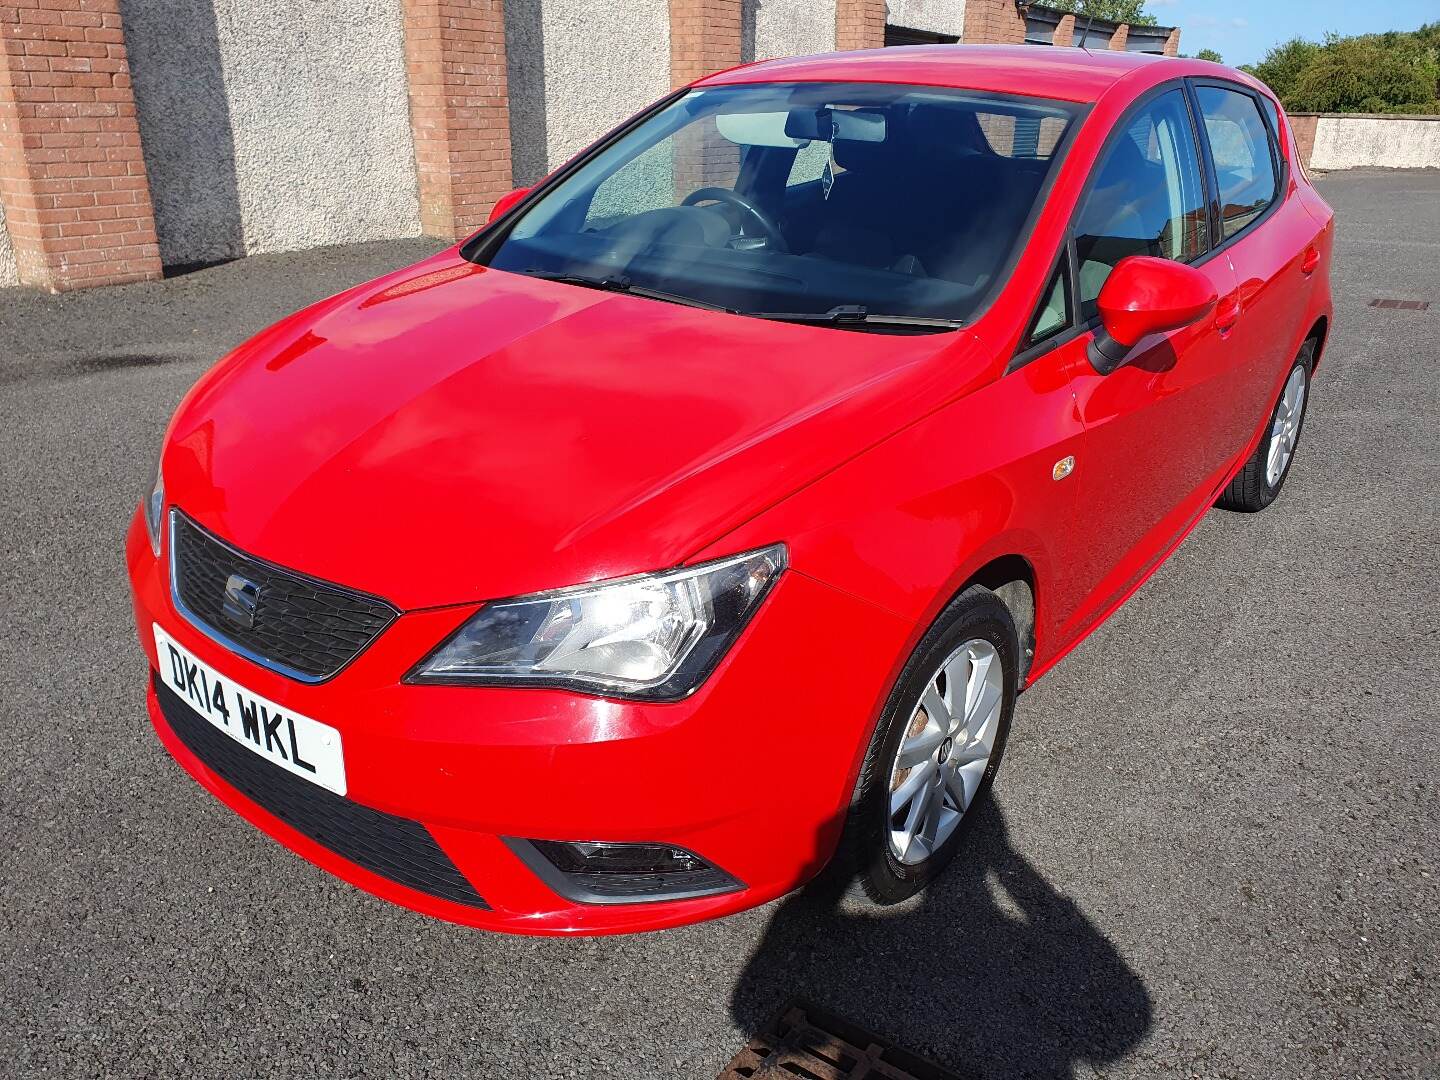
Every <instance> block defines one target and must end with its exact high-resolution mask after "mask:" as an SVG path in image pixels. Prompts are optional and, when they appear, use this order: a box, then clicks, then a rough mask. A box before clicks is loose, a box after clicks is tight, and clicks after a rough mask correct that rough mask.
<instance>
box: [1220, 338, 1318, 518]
mask: <svg viewBox="0 0 1440 1080" xmlns="http://www.w3.org/2000/svg"><path fill="white" fill-rule="evenodd" d="M1314 360H1315V341H1314V339H1313V338H1312V339H1311V340H1309V341H1306V342H1305V344H1304V345H1302V346H1301V348H1300V355H1299V356H1297V357H1295V363H1294V365H1293V366H1292V367H1291V368H1290V374H1289V375H1287V376H1286V377H1285V385H1284V386H1283V387H1282V388H1281V390H1280V397H1279V399H1278V400H1277V401H1276V402H1275V408H1274V409H1272V410H1271V412H1270V423H1269V425H1268V426H1267V427H1266V428H1265V435H1264V437H1263V438H1262V439H1261V440H1260V445H1259V446H1257V447H1256V448H1255V453H1253V454H1252V455H1250V460H1249V461H1247V462H1245V467H1244V468H1243V469H1241V470H1240V471H1239V472H1238V473H1236V474H1235V479H1233V480H1231V481H1230V484H1229V486H1228V487H1226V489H1225V491H1224V493H1223V494H1222V495H1221V496H1220V498H1219V499H1218V500H1217V501H1216V503H1215V505H1216V506H1218V507H1220V508H1221V509H1223V510H1238V511H1240V512H1241V513H1246V514H1254V513H1257V512H1258V511H1261V510H1264V509H1265V508H1266V507H1267V506H1269V505H1270V504H1271V503H1272V502H1274V501H1275V496H1277V495H1279V494H1280V489H1281V488H1282V487H1284V486H1285V477H1287V476H1289V475H1290V466H1291V465H1293V464H1294V463H1295V450H1296V448H1297V447H1298V446H1299V443H1300V429H1301V428H1302V427H1304V425H1305V408H1306V406H1307V405H1308V404H1309V401H1310V370H1311V368H1312V367H1313V366H1314Z"/></svg>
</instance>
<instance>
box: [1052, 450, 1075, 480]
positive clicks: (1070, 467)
mask: <svg viewBox="0 0 1440 1080" xmlns="http://www.w3.org/2000/svg"><path fill="white" fill-rule="evenodd" d="M1074 471H1075V455H1074V454H1067V455H1066V456H1065V457H1062V458H1061V459H1060V460H1059V461H1057V462H1055V467H1054V468H1053V469H1051V470H1050V478H1051V479H1052V480H1064V479H1065V477H1067V476H1069V475H1070V474H1071V473H1072V472H1074Z"/></svg>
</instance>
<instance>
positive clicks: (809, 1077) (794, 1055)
mask: <svg viewBox="0 0 1440 1080" xmlns="http://www.w3.org/2000/svg"><path fill="white" fill-rule="evenodd" d="M715 1080H960V1077H958V1076H956V1075H955V1074H954V1073H951V1072H947V1071H945V1070H944V1069H942V1068H940V1066H938V1065H935V1064H934V1063H932V1062H929V1061H926V1060H925V1059H924V1058H921V1057H918V1056H916V1055H915V1054H912V1053H910V1052H909V1051H907V1050H902V1049H900V1048H899V1047H897V1046H894V1045H892V1044H891V1043H890V1042H889V1041H888V1040H885V1039H882V1038H881V1037H880V1036H878V1035H874V1034H871V1033H870V1032H868V1031H866V1030H864V1029H863V1028H859V1027H856V1026H855V1025H854V1024H851V1023H848V1022H847V1021H844V1020H840V1019H838V1018H837V1017H834V1016H830V1015H829V1014H827V1013H824V1012H822V1011H821V1010H819V1009H817V1008H815V1007H814V1006H813V1005H807V1004H805V1003H804V1002H799V1001H792V1002H791V1003H790V1004H788V1005H786V1006H785V1007H784V1008H783V1009H781V1010H780V1012H779V1014H778V1015H777V1016H776V1017H775V1019H774V1020H772V1021H771V1022H770V1023H769V1024H768V1025H767V1026H766V1028H765V1030H764V1031H763V1032H761V1033H760V1034H759V1035H757V1036H755V1038H753V1039H751V1040H750V1043H749V1045H748V1046H746V1047H745V1049H743V1050H741V1051H740V1053H738V1054H736V1055H735V1057H734V1059H733V1060H731V1062H730V1064H729V1065H727V1066H726V1067H725V1068H724V1070H723V1071H722V1072H721V1073H720V1075H719V1076H717V1077H716V1078H715Z"/></svg>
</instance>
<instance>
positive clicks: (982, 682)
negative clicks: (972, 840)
mask: <svg viewBox="0 0 1440 1080" xmlns="http://www.w3.org/2000/svg"><path fill="white" fill-rule="evenodd" d="M1004 686H1005V683H1004V671H1003V669H1002V667H1001V663H1000V657H999V655H998V654H997V653H996V651H995V647H994V646H993V645H991V644H990V642H988V641H985V640H983V639H981V638H972V639H971V640H969V641H967V642H965V643H964V644H963V645H961V646H960V647H959V648H958V649H956V650H955V651H954V652H952V653H951V654H950V656H949V657H948V658H947V659H946V660H945V662H944V663H943V664H941V665H940V667H939V668H938V669H937V670H936V671H935V672H934V673H933V674H932V675H931V676H930V678H929V680H928V681H927V682H926V683H925V689H924V690H923V692H922V693H921V695H920V700H919V701H917V702H916V703H915V706H914V708H913V709H912V711H911V713H910V720H909V723H908V725H907V727H906V731H905V736H904V737H903V738H902V739H901V741H900V747H899V749H898V751H897V752H896V756H895V763H894V765H893V766H892V767H891V770H890V804H889V811H890V819H889V829H888V835H889V843H890V853H891V855H893V856H894V857H895V858H896V859H898V860H899V861H900V862H901V863H903V864H905V865H907V866H914V865H916V864H918V863H921V862H924V861H925V860H926V859H928V858H929V857H930V856H931V855H933V854H934V853H935V851H936V850H938V849H939V848H940V847H941V845H943V844H944V843H945V841H946V840H948V839H949V838H950V836H951V835H952V834H953V833H954V832H955V827H956V826H957V825H959V824H960V819H961V818H962V817H963V816H964V814H965V811H966V810H967V809H969V807H970V804H971V802H972V801H973V800H974V798H975V793H976V791H977V790H978V789H979V787H980V781H981V780H982V779H983V778H984V776H985V770H986V769H987V768H988V767H989V764H990V756H991V754H992V753H993V752H994V749H995V736H996V733H997V732H998V731H999V729H1000V706H1001V704H1002V702H1003V701H1004V698H1005V692H1004Z"/></svg>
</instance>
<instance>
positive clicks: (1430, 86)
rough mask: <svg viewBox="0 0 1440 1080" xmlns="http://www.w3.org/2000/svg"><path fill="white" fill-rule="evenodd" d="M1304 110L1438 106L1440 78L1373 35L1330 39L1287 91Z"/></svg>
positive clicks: (1291, 104)
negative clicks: (1428, 72) (1428, 74)
mask: <svg viewBox="0 0 1440 1080" xmlns="http://www.w3.org/2000/svg"><path fill="white" fill-rule="evenodd" d="M1283 100H1284V103H1285V106H1286V108H1289V109H1295V110H1297V111H1299V112H1375V113H1378V112H1411V111H1420V110H1422V109H1426V108H1433V107H1434V101H1435V79H1434V78H1433V76H1432V77H1427V76H1426V73H1425V72H1424V71H1423V70H1421V68H1420V66H1419V65H1417V64H1415V63H1414V62H1413V61H1412V59H1411V58H1410V57H1407V56H1406V55H1405V54H1404V53H1403V52H1402V51H1400V50H1396V49H1387V48H1385V47H1384V46H1383V45H1382V44H1380V43H1379V42H1378V41H1375V40H1374V39H1371V38H1363V37H1360V38H1344V39H1342V40H1338V41H1330V42H1326V45H1325V48H1324V49H1322V50H1321V51H1320V54H1319V55H1318V56H1316V58H1315V59H1314V60H1313V61H1312V62H1311V63H1310V64H1309V65H1307V66H1306V68H1305V70H1304V71H1302V72H1301V73H1300V76H1299V78H1298V79H1296V81H1295V85H1294V87H1293V88H1292V89H1291V91H1290V93H1289V94H1288V95H1285V96H1284V97H1283Z"/></svg>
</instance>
